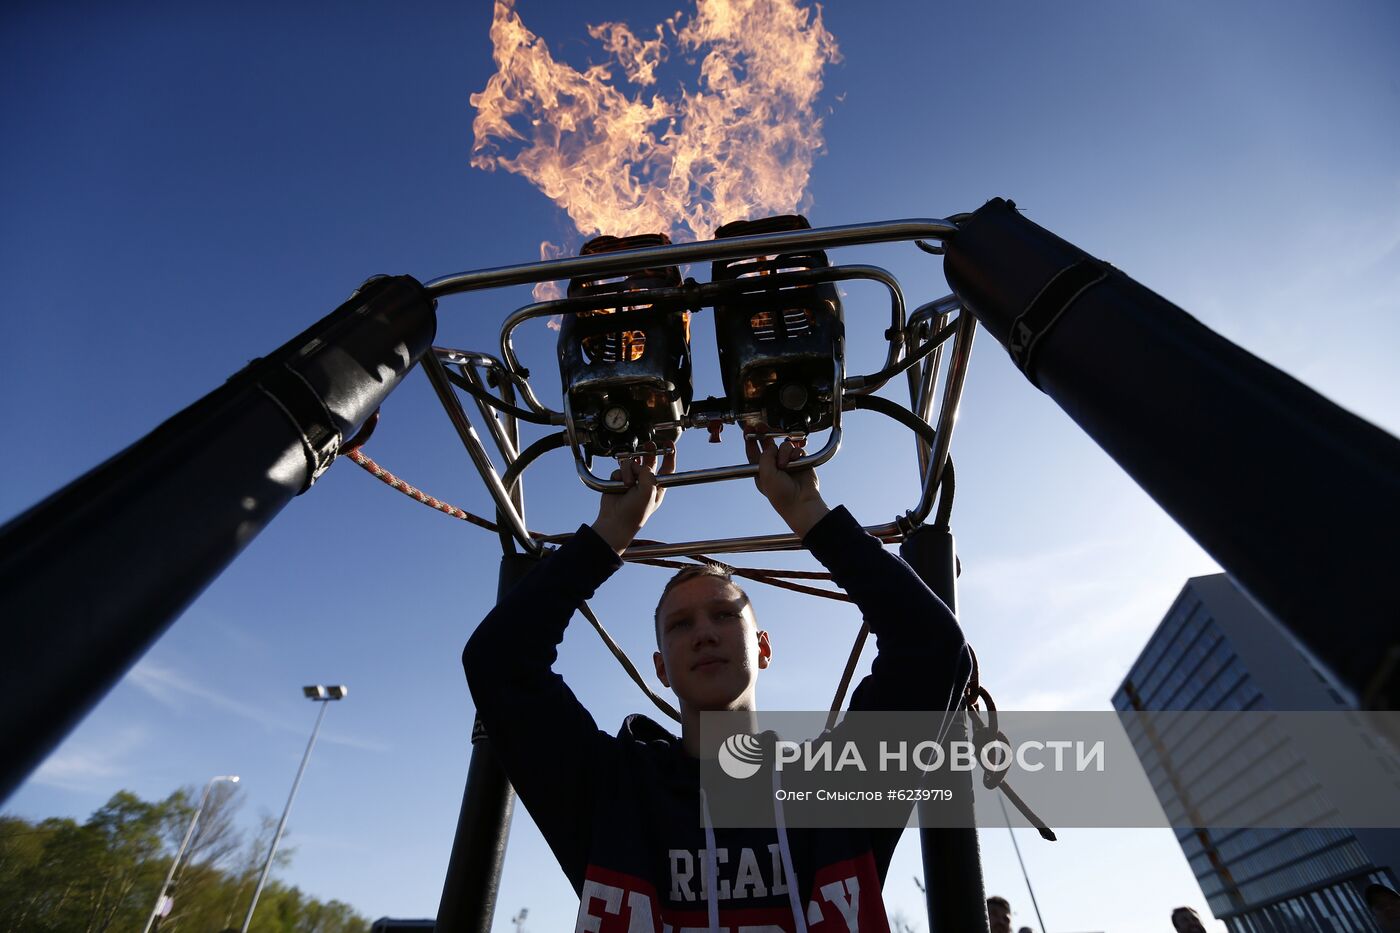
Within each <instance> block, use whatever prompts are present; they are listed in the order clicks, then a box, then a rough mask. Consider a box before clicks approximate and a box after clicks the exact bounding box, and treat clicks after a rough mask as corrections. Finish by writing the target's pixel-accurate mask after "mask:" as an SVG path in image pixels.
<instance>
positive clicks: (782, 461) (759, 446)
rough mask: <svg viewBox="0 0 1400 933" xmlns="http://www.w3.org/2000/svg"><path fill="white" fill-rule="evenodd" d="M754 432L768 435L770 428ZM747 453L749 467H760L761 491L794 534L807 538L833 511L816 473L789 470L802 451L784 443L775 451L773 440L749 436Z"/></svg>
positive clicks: (808, 470)
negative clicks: (809, 532)
mask: <svg viewBox="0 0 1400 933" xmlns="http://www.w3.org/2000/svg"><path fill="white" fill-rule="evenodd" d="M753 430H754V432H755V433H757V434H765V433H767V432H768V430H769V428H768V426H767V425H763V424H760V425H756V426H755V427H754V428H753ZM746 433H747V432H746ZM744 450H745V452H747V453H748V455H749V463H757V464H758V475H757V476H756V477H754V484H755V485H756V486H758V491H759V492H761V493H763V495H764V497H765V498H766V499H767V500H768V503H769V504H770V505H772V506H773V510H774V511H775V512H777V513H778V515H779V517H781V518H782V520H783V521H785V522H787V526H788V527H789V528H791V529H792V530H793V533H794V534H796V535H797V536H798V537H799V538H803V537H806V535H807V532H808V531H810V530H811V528H812V526H813V525H815V524H816V523H817V522H819V521H821V519H822V516H824V515H825V514H826V513H827V512H830V511H831V509H829V508H827V505H826V503H825V502H823V501H822V494H821V488H820V484H819V483H818V482H817V471H816V470H813V469H801V468H799V469H790V468H789V467H790V466H791V464H792V463H793V462H794V461H796V460H798V459H799V458H800V457H801V456H802V451H801V450H800V449H798V448H797V447H794V446H793V444H792V442H791V441H783V443H782V446H781V447H775V446H774V445H773V439H772V438H770V437H747V436H746V437H745V439H744Z"/></svg>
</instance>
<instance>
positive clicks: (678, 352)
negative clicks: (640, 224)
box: [559, 234, 692, 457]
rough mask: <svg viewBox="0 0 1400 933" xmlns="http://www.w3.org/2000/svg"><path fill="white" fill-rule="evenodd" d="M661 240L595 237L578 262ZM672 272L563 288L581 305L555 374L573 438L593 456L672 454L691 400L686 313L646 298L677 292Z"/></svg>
mask: <svg viewBox="0 0 1400 933" xmlns="http://www.w3.org/2000/svg"><path fill="white" fill-rule="evenodd" d="M668 243H670V239H669V238H668V237H666V236H665V235H664V234H646V235H641V236H631V237H611V236H600V237H597V238H595V239H593V240H590V241H589V242H588V243H586V244H585V245H584V247H583V249H582V250H581V251H580V255H581V256H588V255H593V254H598V253H610V252H615V251H618V250H630V249H641V248H644V247H652V246H664V245H666V244H668ZM680 284H681V276H680V270H679V269H677V268H676V267H675V266H663V267H659V268H654V269H643V270H640V271H637V272H633V273H630V274H628V275H626V276H625V277H620V278H619V277H613V278H608V277H591V278H590V277H584V278H575V279H573V280H571V281H570V282H569V288H568V298H569V299H570V300H571V301H576V302H577V303H578V304H579V305H581V306H585V307H583V308H582V309H581V310H575V311H572V312H571V313H565V314H564V316H563V320H562V322H561V323H560V327H559V375H560V379H561V383H562V385H563V387H564V398H565V405H566V406H567V409H566V410H567V412H568V418H569V424H570V426H571V429H572V431H573V432H574V439H575V441H576V443H578V444H579V445H580V446H581V447H582V448H583V450H584V451H585V452H586V453H587V454H588V455H589V456H590V457H591V456H603V457H621V456H628V455H630V454H633V453H637V452H639V451H643V450H649V449H656V450H659V451H665V450H669V449H674V446H675V443H676V439H677V438H678V437H679V436H680V432H681V429H682V424H683V422H684V417H685V414H686V410H687V409H688V408H689V406H690V399H691V392H692V388H691V364H690V312H689V310H687V309H685V308H683V307H675V306H670V307H663V306H659V305H657V304H656V303H655V302H653V301H649V300H647V296H646V293H647V292H648V291H650V290H652V289H664V288H678V287H679V286H680Z"/></svg>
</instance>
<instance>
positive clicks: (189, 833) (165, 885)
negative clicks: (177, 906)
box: [141, 774, 238, 933]
mask: <svg viewBox="0 0 1400 933" xmlns="http://www.w3.org/2000/svg"><path fill="white" fill-rule="evenodd" d="M230 780H231V781H237V780H238V778H237V777H231V776H229V775H223V774H221V775H219V776H217V777H212V778H210V779H209V783H208V784H205V785H204V794H203V796H201V797H200V798H199V806H198V807H196V808H195V811H194V816H192V817H190V825H189V828H188V829H186V830H185V838H184V839H183V840H181V842H180V849H179V851H178V852H176V853H175V860H174V861H173V862H171V863H170V871H169V872H167V873H166V875H165V881H163V882H161V886H160V893H159V894H157V895H156V903H155V906H154V907H152V908H151V915H150V916H149V917H147V918H146V928H145V929H144V930H142V931H141V933H150V930H151V925H152V924H154V923H155V922H156V914H158V913H160V904H161V901H163V900H165V892H166V891H168V890H169V889H170V882H171V881H172V880H173V879H174V878H175V869H176V868H178V867H179V865H180V859H181V858H183V857H184V855H185V849H186V848H188V847H189V844H190V840H191V839H193V838H194V828H195V826H197V825H198V824H199V816H200V814H201V813H203V812H204V805H205V804H206V803H208V802H209V792H210V791H212V790H213V789H214V782H215V781H230Z"/></svg>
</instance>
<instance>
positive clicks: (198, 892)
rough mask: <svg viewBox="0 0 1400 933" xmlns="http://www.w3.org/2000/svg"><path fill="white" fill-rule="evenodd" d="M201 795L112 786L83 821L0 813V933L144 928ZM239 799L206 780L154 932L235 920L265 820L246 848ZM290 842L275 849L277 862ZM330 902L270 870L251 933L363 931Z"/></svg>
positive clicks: (263, 842) (360, 921) (259, 855)
mask: <svg viewBox="0 0 1400 933" xmlns="http://www.w3.org/2000/svg"><path fill="white" fill-rule="evenodd" d="M198 799H199V797H198V796H197V793H196V792H195V791H193V790H191V789H182V790H179V791H176V792H175V793H173V794H171V795H170V796H169V797H167V798H166V799H165V800H163V801H160V802H158V803H151V802H148V801H144V800H142V799H140V798H139V797H137V796H136V795H135V794H133V793H130V792H129V791H119V792H118V793H116V794H114V795H113V796H112V798H111V799H110V800H108V801H107V803H106V804H104V805H103V806H102V807H100V808H99V809H98V810H96V811H95V812H94V813H93V814H92V815H91V816H90V817H88V819H87V821H86V822H85V823H83V824H81V825H79V824H78V823H77V822H76V821H74V820H70V819H47V820H43V821H41V822H38V823H31V822H29V821H28V820H23V819H18V818H15V817H8V816H0V933H80V931H81V933H104V931H109V930H110V931H122V933H126V931H140V930H142V929H144V928H145V925H146V918H147V917H148V916H149V915H150V911H151V907H152V906H153V905H154V903H155V900H156V895H157V893H158V892H159V890H160V886H161V883H162V882H163V881H164V880H165V875H166V873H167V872H168V871H169V869H170V864H171V860H172V859H173V858H174V857H175V853H176V851H177V850H178V849H179V846H180V842H181V840H182V839H183V838H184V834H185V831H186V829H187V828H188V826H189V823H190V819H191V817H193V816H194V812H195V809H196V806H197V801H198ZM238 803H239V800H238V798H237V796H236V790H235V789H234V788H233V787H232V786H231V785H228V784H216V785H215V786H214V792H213V793H211V794H210V797H209V799H208V801H207V802H206V804H205V807H204V810H203V812H202V813H201V814H200V820H199V823H198V824H197V828H196V831H195V834H194V836H193V837H192V838H191V840H190V845H189V847H188V849H187V850H186V853H185V856H184V858H183V859H182V860H181V867H180V869H179V871H178V872H177V874H176V876H175V880H174V882H173V883H172V884H171V887H170V889H169V893H170V895H171V896H173V898H174V909H173V910H172V911H171V912H170V915H169V916H168V917H165V918H163V919H162V920H161V921H160V922H159V923H158V925H157V926H156V927H155V929H156V930H158V931H160V933H218V931H221V930H226V929H229V928H233V929H238V928H239V927H241V926H242V925H243V916H244V914H245V913H246V912H247V910H248V901H249V899H250V898H251V897H252V895H253V888H254V886H255V885H256V883H257V877H258V873H259V871H260V870H261V867H262V862H263V859H264V858H266V855H267V846H268V844H269V841H270V838H271V824H270V821H268V820H264V821H263V826H262V829H261V832H259V833H257V834H256V836H255V837H254V838H253V839H252V840H251V841H249V842H248V843H247V844H246V845H245V844H243V841H242V839H241V837H240V835H239V833H238V832H237V830H236V829H235V828H234V822H233V814H234V812H235V811H236V809H237V806H238ZM290 854H291V850H290V849H286V848H279V850H278V853H277V858H276V859H275V860H274V863H275V864H276V865H277V866H278V867H285V866H286V865H287V863H288V861H289V859H290ZM368 929H369V923H368V921H366V920H365V918H363V917H361V916H360V915H359V914H357V913H355V911H354V910H353V909H352V908H351V907H349V906H348V905H346V904H342V903H341V902H339V901H329V902H327V903H322V902H320V901H318V900H316V899H315V898H312V897H308V896H307V895H305V894H303V893H302V892H301V891H300V890H299V889H297V888H295V887H287V886H286V885H283V884H282V883H280V882H278V881H277V880H275V879H269V881H268V883H267V885H266V887H264V889H263V892H262V896H261V897H260V898H259V899H258V909H257V914H256V915H255V916H254V918H253V923H252V926H251V927H250V933H366V931H367V930H368Z"/></svg>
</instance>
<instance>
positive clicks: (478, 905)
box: [436, 554, 538, 933]
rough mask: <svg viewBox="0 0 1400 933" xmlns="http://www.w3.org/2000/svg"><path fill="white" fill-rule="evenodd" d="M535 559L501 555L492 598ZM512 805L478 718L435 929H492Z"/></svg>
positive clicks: (452, 932) (471, 932) (472, 932)
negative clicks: (494, 593) (499, 568)
mask: <svg viewBox="0 0 1400 933" xmlns="http://www.w3.org/2000/svg"><path fill="white" fill-rule="evenodd" d="M537 563H538V559H537V558H535V557H532V556H530V555H527V554H505V555H503V556H502V557H501V573H500V576H499V577H498V578H497V588H496V598H497V599H500V598H502V597H504V596H505V595H506V593H508V592H510V590H511V589H512V588H513V587H514V586H515V584H517V583H519V582H520V580H522V579H523V578H524V577H525V575H526V574H527V573H529V572H530V570H531V569H532V568H533V567H534V566H535V565H536V564H537ZM514 807H515V791H514V789H513V788H512V787H511V786H510V781H509V780H508V779H507V778H506V773H505V770H504V769H503V768H502V767H501V763H500V760H499V759H498V758H497V757H496V753H495V751H493V750H492V748H491V739H490V737H489V736H487V734H486V730H485V729H483V728H482V726H481V721H480V720H477V721H476V722H475V723H473V724H472V758H471V764H470V765H469V766H468V768H467V786H466V788H465V789H464V790H463V791H462V810H461V814H460V815H459V816H458V817H457V833H456V835H455V837H454V838H453V840H452V855H451V857H450V858H449V859H448V862H447V877H446V878H445V879H443V883H442V899H441V900H440V901H439V902H438V913H437V926H436V930H437V933H490V930H491V920H492V918H493V917H494V916H495V913H496V894H497V892H498V891H499V889H500V884H501V867H502V865H504V864H505V859H506V843H507V842H508V841H509V839H510V818H511V811H512V810H513V809H514Z"/></svg>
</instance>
